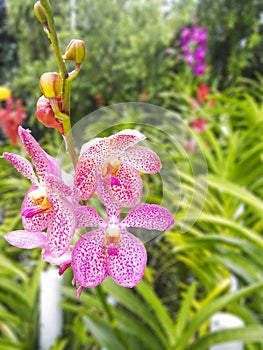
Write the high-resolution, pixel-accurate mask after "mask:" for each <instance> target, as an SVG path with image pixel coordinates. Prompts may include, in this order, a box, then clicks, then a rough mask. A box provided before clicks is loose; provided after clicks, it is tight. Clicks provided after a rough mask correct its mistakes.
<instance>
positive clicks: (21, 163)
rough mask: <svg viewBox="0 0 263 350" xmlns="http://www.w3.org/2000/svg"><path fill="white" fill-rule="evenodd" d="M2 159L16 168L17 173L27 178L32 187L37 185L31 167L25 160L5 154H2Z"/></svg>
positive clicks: (11, 154) (15, 155)
mask: <svg viewBox="0 0 263 350" xmlns="http://www.w3.org/2000/svg"><path fill="white" fill-rule="evenodd" d="M3 157H4V158H5V159H7V160H8V161H9V162H10V163H11V164H12V165H13V166H14V167H15V168H16V170H17V171H19V172H20V173H21V174H22V175H24V176H25V177H27V178H28V179H29V180H30V181H31V182H32V184H33V185H37V184H38V181H37V178H36V175H35V173H34V170H33V167H32V165H31V164H30V162H29V161H28V160H27V159H26V158H24V157H21V156H19V155H17V154H13V153H7V152H5V153H4V154H3Z"/></svg>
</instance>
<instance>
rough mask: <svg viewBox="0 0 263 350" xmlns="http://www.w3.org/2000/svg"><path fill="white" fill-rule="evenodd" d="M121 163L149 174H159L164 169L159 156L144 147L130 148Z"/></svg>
mask: <svg viewBox="0 0 263 350" xmlns="http://www.w3.org/2000/svg"><path fill="white" fill-rule="evenodd" d="M121 161H122V162H124V163H126V164H129V165H131V166H133V167H134V168H135V169H137V170H139V171H142V172H143V173H147V174H155V173H158V172H159V171H160V170H161V168H162V163H161V161H160V158H159V157H158V156H157V154H156V153H154V152H153V151H151V150H149V149H148V148H146V147H142V146H134V147H131V148H129V149H128V150H127V151H126V152H125V154H124V155H123V156H122V157H121Z"/></svg>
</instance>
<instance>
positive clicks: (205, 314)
mask: <svg viewBox="0 0 263 350" xmlns="http://www.w3.org/2000/svg"><path fill="white" fill-rule="evenodd" d="M260 288H263V282H259V283H254V284H252V285H250V286H248V287H245V288H242V289H240V290H238V291H237V292H235V293H232V294H227V295H225V296H223V297H220V298H218V299H216V300H213V301H212V302H211V303H210V304H209V305H205V307H204V308H202V309H200V310H199V311H198V312H197V313H196V315H195V316H194V317H193V318H192V320H191V321H190V322H189V324H188V327H187V328H186V329H185V332H184V333H183V334H182V336H181V338H180V344H178V347H176V350H184V349H185V347H186V346H187V344H188V342H189V341H190V340H191V339H192V337H193V335H194V334H195V332H196V331H197V330H198V328H199V327H200V326H201V325H202V323H203V322H205V321H206V320H208V318H209V317H211V316H212V315H213V314H214V313H215V312H217V311H219V310H222V309H223V308H224V307H225V306H226V305H227V304H230V303H231V302H234V301H236V300H238V299H240V298H241V297H245V296H247V295H250V294H251V293H253V292H256V291H257V290H258V289H260Z"/></svg>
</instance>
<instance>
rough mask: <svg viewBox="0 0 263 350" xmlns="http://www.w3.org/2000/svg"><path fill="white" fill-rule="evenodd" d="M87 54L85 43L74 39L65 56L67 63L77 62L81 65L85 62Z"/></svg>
mask: <svg viewBox="0 0 263 350" xmlns="http://www.w3.org/2000/svg"><path fill="white" fill-rule="evenodd" d="M85 53H86V48H85V43H84V41H83V40H77V39H72V40H71V41H70V43H69V44H68V46H67V48H66V52H65V55H64V56H63V58H64V60H66V61H75V63H77V64H80V63H82V62H83V61H84V58H85Z"/></svg>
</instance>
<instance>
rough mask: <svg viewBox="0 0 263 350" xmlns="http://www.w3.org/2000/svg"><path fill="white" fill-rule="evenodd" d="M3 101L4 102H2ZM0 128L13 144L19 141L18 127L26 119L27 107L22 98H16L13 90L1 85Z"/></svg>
mask: <svg viewBox="0 0 263 350" xmlns="http://www.w3.org/2000/svg"><path fill="white" fill-rule="evenodd" d="M1 101H2V103H1ZM0 103H1V104H2V106H0V128H1V129H2V131H3V132H4V134H5V135H6V136H7V137H8V138H9V140H10V142H11V144H12V145H16V144H17V142H18V127H19V125H20V124H21V123H22V122H23V121H24V120H25V119H26V117H27V115H26V113H25V107H24V106H23V104H22V100H21V99H14V97H13V96H12V93H11V91H10V90H9V89H8V88H6V87H4V86H1V87H0Z"/></svg>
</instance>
